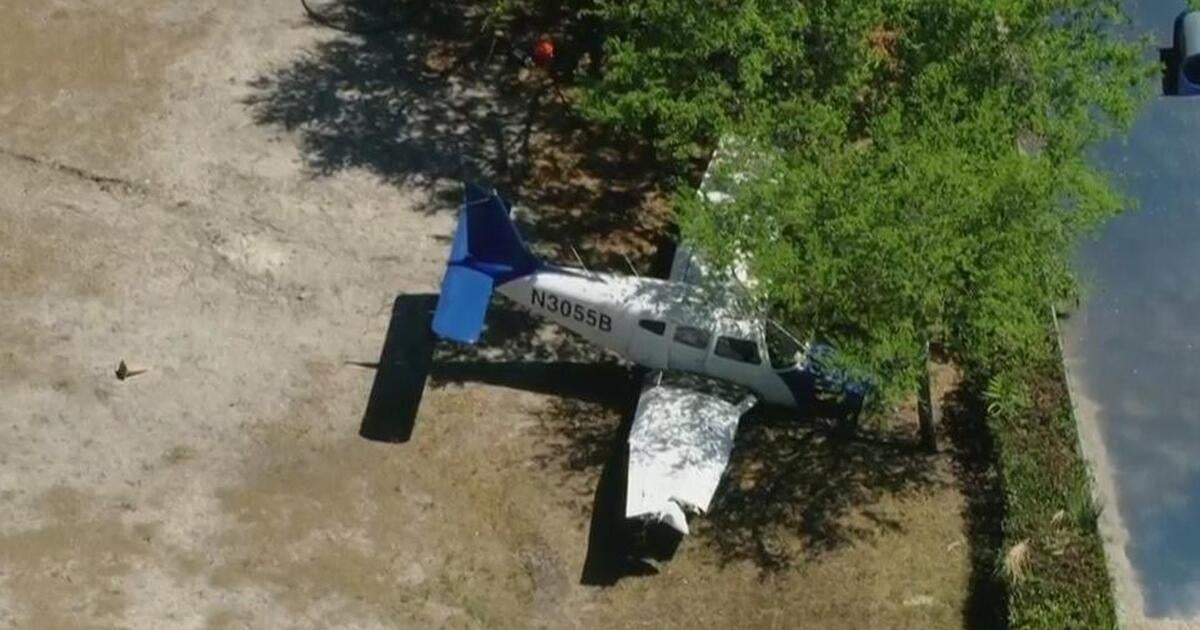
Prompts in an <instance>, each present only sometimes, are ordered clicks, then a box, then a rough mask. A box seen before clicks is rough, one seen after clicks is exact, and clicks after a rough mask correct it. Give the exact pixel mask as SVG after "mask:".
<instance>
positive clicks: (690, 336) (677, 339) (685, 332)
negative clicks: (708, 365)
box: [667, 326, 712, 374]
mask: <svg viewBox="0 0 1200 630" xmlns="http://www.w3.org/2000/svg"><path fill="white" fill-rule="evenodd" d="M668 332H670V333H671V340H670V342H669V344H668V345H669V346H670V349H669V357H668V361H667V363H668V365H669V366H670V368H671V369H672V370H683V371H684V372H697V373H701V374H703V373H704V362H705V360H706V359H707V358H708V351H709V349H710V348H711V347H712V334H711V333H709V332H708V331H707V330H704V329H702V328H694V327H692V326H676V327H675V329H674V330H673V331H668Z"/></svg>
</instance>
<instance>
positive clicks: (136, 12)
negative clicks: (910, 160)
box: [0, 0, 971, 629]
mask: <svg viewBox="0 0 1200 630" xmlns="http://www.w3.org/2000/svg"><path fill="white" fill-rule="evenodd" d="M416 42H417V38H416V36H415V35H412V34H411V33H405V32H397V33H392V34H387V35H382V36H374V37H370V38H362V37H353V36H347V35H343V34H339V33H337V32H334V31H331V30H328V29H323V28H319V27H317V26H315V25H313V24H312V23H310V22H308V21H307V20H305V19H304V16H303V13H302V12H301V10H300V7H299V5H298V3H297V2H295V1H294V0H262V1H260V2H250V3H246V2H227V1H226V2H215V3H193V2H182V1H181V0H169V1H166V2H162V1H159V2H151V1H150V0H120V1H118V0H71V1H69V2H68V1H66V0H7V1H6V2H5V3H4V5H3V19H0V313H2V314H3V316H4V317H3V324H0V400H2V401H3V404H2V405H0V515H2V518H0V627H11V628H31V629H52V628H138V629H141V628H433V627H446V628H526V627H545V628H572V627H574V628H593V627H606V628H640V627H647V628H649V627H689V628H705V627H712V628H717V627H762V628H832V627H838V628H879V627H890V628H952V627H961V626H962V625H963V623H964V621H963V620H964V615H966V614H967V608H968V602H967V599H968V582H969V581H970V579H971V575H970V573H971V559H970V557H969V556H970V549H969V544H968V542H967V536H968V534H967V533H966V532H967V530H968V526H967V524H966V523H965V520H966V519H967V516H966V515H967V512H968V508H967V505H966V501H965V499H964V497H963V494H962V492H961V491H960V489H959V486H958V482H957V481H956V478H955V476H954V475H953V473H952V468H953V462H952V461H951V458H949V457H947V456H942V457H935V458H927V457H922V456H915V455H913V454H911V453H909V452H908V451H906V450H905V449H902V448H897V447H894V446H889V445H872V444H869V443H863V444H853V445H844V444H837V443H834V442H831V441H829V440H828V439H827V438H825V437H824V436H823V435H822V434H820V433H814V432H811V431H805V430H801V429H797V428H793V427H788V426H781V425H779V424H777V423H774V424H773V423H771V422H766V421H764V422H762V423H760V424H755V423H748V426H747V427H746V428H745V430H744V431H743V432H742V433H741V435H740V436H739V447H738V451H737V453H736V455H735V462H734V464H733V467H732V469H731V472H730V479H729V480H728V482H727V483H726V484H725V486H724V488H723V490H722V494H721V495H720V496H719V497H718V501H717V506H716V508H715V509H716V513H714V514H713V515H712V517H711V518H708V519H702V520H701V521H699V522H698V527H697V529H698V531H697V532H696V534H695V535H694V536H692V537H691V538H689V539H688V540H686V541H684V543H683V545H682V546H681V548H680V550H679V551H678V553H677V556H676V558H675V559H674V560H673V561H672V562H670V563H667V564H665V565H663V567H662V568H661V571H660V572H659V573H658V574H657V575H652V576H636V577H626V578H624V579H620V580H616V579H615V578H614V579H609V580H606V581H605V583H606V584H608V585H606V586H595V585H590V584H584V583H583V582H594V581H595V580H590V579H584V578H586V576H585V575H584V574H585V564H586V563H587V562H590V561H591V560H589V554H591V558H592V560H594V559H595V558H596V557H601V558H602V559H603V556H604V555H605V553H607V551H608V550H606V548H605V547H604V546H603V545H602V544H600V543H597V542H596V541H595V540H594V538H595V537H594V536H593V535H592V534H591V533H590V530H591V526H592V514H593V508H594V504H595V503H596V501H595V495H596V492H597V487H598V484H599V482H600V478H601V473H602V470H603V469H604V464H605V462H607V461H609V459H610V453H611V452H612V450H613V448H614V445H615V444H616V443H617V441H618V425H619V424H620V422H621V418H622V416H623V414H624V413H625V411H626V410H627V405H628V402H629V391H630V389H629V386H628V384H629V382H630V372H629V371H628V369H627V368H626V367H624V366H621V365H619V364H616V363H613V362H611V361H606V362H601V363H598V364H597V363H594V362H592V361H591V360H592V359H593V358H594V357H591V356H590V355H589V354H588V353H587V351H586V350H585V349H582V348H579V347H578V346H577V345H576V344H575V343H574V342H573V341H571V340H569V339H567V340H564V339H560V338H555V337H553V335H552V334H550V333H549V332H548V331H544V330H541V329H538V330H537V331H536V334H530V333H525V334H515V335H510V336H504V333H503V331H493V332H492V333H490V335H491V336H490V339H491V340H493V341H495V342H496V347H494V348H493V349H492V351H491V352H488V351H486V350H485V351H478V352H465V351H458V352H453V351H446V350H443V351H439V352H440V355H439V356H440V357H441V358H440V359H438V361H439V362H440V363H439V365H441V367H440V371H438V370H437V369H435V372H437V374H435V377H434V378H433V379H432V381H431V385H430V387H429V389H428V391H427V392H426V393H425V397H424V402H423V403H422V406H421V411H420V414H419V416H418V418H417V424H416V428H415V432H414V435H413V438H412V440H411V441H409V442H408V443H405V444H386V443H379V442H374V441H370V440H366V439H363V438H361V437H359V435H358V433H359V424H360V421H361V420H362V418H363V415H364V411H365V409H366V406H367V402H368V400H369V398H370V396H371V390H372V384H373V381H374V379H375V375H376V372H375V370H373V369H371V366H370V364H371V363H372V362H376V361H378V360H379V357H380V352H381V346H382V344H383V343H384V339H385V335H386V332H387V330H388V327H389V323H390V322H389V320H390V315H391V312H392V305H393V302H394V300H395V299H396V297H397V296H398V295H401V294H410V293H422V292H431V291H434V290H436V286H437V283H438V281H439V280H440V276H441V266H442V262H443V261H444V258H445V255H446V247H447V243H448V240H447V239H448V235H449V234H450V232H451V230H452V227H453V226H452V223H453V214H454V210H455V208H454V205H455V204H454V201H453V196H454V195H455V194H457V177H458V176H460V175H464V174H476V175H482V176H490V177H492V178H494V179H495V180H497V181H502V182H508V183H510V185H513V186H514V187H516V186H518V185H520V186H521V190H522V193H523V194H522V200H523V203H524V206H525V211H526V212H527V213H528V214H529V215H530V216H532V217H534V218H533V219H532V221H533V223H534V224H535V226H534V228H535V232H536V233H537V234H538V236H539V237H540V238H541V239H543V240H544V243H545V245H544V247H546V248H547V250H546V251H547V253H549V254H551V255H554V253H555V252H556V251H558V250H559V249H561V248H562V247H564V246H565V245H567V244H572V245H575V246H577V248H578V249H579V250H580V251H581V252H582V254H583V256H584V257H585V258H586V259H588V260H589V262H591V263H593V264H597V265H608V266H610V267H615V266H617V263H616V262H615V261H616V260H618V259H617V258H614V254H613V252H614V251H616V250H615V249H613V248H623V249H622V251H630V252H632V253H634V254H635V259H636V260H638V261H641V260H643V259H644V257H637V256H636V254H637V252H638V248H639V247H640V248H641V250H648V249H649V248H650V243H651V241H652V240H653V239H652V236H651V235H652V234H653V233H654V231H655V230H656V229H658V228H661V225H655V224H653V223H651V224H645V223H646V220H644V219H640V218H638V216H637V215H636V213H635V211H636V210H637V208H638V207H639V204H643V203H646V201H645V200H646V198H647V195H646V194H645V193H644V192H643V191H640V190H638V189H637V188H636V187H635V186H634V185H633V184H627V185H625V186H624V187H623V188H621V187H618V186H616V185H614V186H612V187H610V186H609V183H608V182H609V179H610V178H611V176H612V172H611V171H606V170H605V167H602V166H594V165H591V163H590V162H588V161H587V160H583V159H581V158H578V156H576V157H575V158H572V157H571V151H570V149H569V147H570V146H571V142H569V141H567V140H565V139H563V138H559V137H557V136H555V134H556V133H558V132H557V131H555V130H554V129H553V128H551V127H548V126H543V125H541V124H540V123H538V122H537V121H534V120H532V119H531V118H530V117H529V116H526V114H525V113H524V112H526V110H527V109H529V107H528V105H529V101H528V99H527V98H526V97H525V96H524V95H523V94H522V93H505V94H499V93H497V91H498V90H499V91H503V89H502V88H500V87H497V86H496V85H494V83H493V82H492V81H489V80H487V77H479V78H476V79H461V78H455V77H449V78H447V77H446V76H442V75H439V74H437V73H436V72H435V71H434V70H430V69H429V68H431V67H433V68H435V69H436V66H437V64H438V60H437V59H428V58H426V57H425V56H423V53H422V51H421V49H420V47H419V46H418V45H416ZM543 96H545V102H546V103H551V102H552V99H551V98H549V97H548V96H546V95H543ZM533 109H536V108H533ZM530 147H533V148H536V147H544V150H541V152H540V153H538V155H539V156H541V157H539V158H538V159H537V160H526V161H525V162H521V161H520V160H516V159H510V156H514V155H519V154H528V153H530V152H531V151H533V150H534V149H533V148H530ZM591 157H595V156H591ZM609 168H612V167H609ZM636 175H637V173H632V174H631V175H630V176H629V177H636ZM627 179H628V177H627ZM630 181H632V180H630ZM513 182H516V183H515V184H513ZM568 182H574V183H568ZM571 186H575V187H576V188H577V189H578V190H575V189H572V188H571ZM581 191H582V192H581ZM625 206H629V207H625ZM647 216H649V215H647ZM556 248H557V249H556ZM620 264H624V263H623V262H622V263H620ZM639 264H640V262H639ZM499 313H500V314H499V317H501V319H504V318H505V317H507V318H508V319H509V320H511V321H512V322H514V326H513V327H514V328H519V325H520V324H522V323H523V322H522V320H521V319H520V318H519V317H517V316H512V315H508V316H505V315H504V313H503V312H502V311H500V312H499ZM121 360H124V361H127V362H128V363H129V364H130V366H131V367H135V368H136V367H142V368H146V369H148V371H147V372H146V373H144V374H142V375H140V376H137V377H135V378H131V379H128V380H124V381H119V380H117V379H116V378H115V377H114V374H113V370H114V368H115V367H116V365H117V363H118V361H121ZM364 364H365V365H364ZM438 374H440V376H438ZM581 576H583V578H581ZM602 581H604V580H602Z"/></svg>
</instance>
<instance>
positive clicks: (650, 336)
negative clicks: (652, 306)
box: [625, 319, 668, 370]
mask: <svg viewBox="0 0 1200 630" xmlns="http://www.w3.org/2000/svg"><path fill="white" fill-rule="evenodd" d="M667 344H668V340H667V324H666V322H660V321H655V320H651V319H643V320H640V321H638V322H637V323H636V324H635V325H634V327H633V334H631V335H629V349H628V350H627V351H626V352H625V355H626V356H628V357H629V359H630V360H631V361H633V362H634V363H637V364H638V365H644V366H646V367H648V368H650V369H652V370H663V369H666V367H667V354H668V350H667Z"/></svg>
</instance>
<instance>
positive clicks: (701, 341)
mask: <svg viewBox="0 0 1200 630" xmlns="http://www.w3.org/2000/svg"><path fill="white" fill-rule="evenodd" d="M708 339H709V334H708V331H707V330H701V329H699V328H692V327H691V326H677V327H675V341H676V342H677V343H681V344H683V345H685V346H691V347H693V348H699V349H701V350H704V349H705V348H707V347H708Z"/></svg>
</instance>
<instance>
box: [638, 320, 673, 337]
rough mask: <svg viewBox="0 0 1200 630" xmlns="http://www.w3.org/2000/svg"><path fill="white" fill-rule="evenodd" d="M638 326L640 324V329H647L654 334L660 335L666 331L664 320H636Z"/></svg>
mask: <svg viewBox="0 0 1200 630" xmlns="http://www.w3.org/2000/svg"><path fill="white" fill-rule="evenodd" d="M638 326H641V327H642V330H648V331H650V332H652V333H654V334H656V335H662V334H664V333H666V332H667V323H666V322H656V321H654V320H652V319H643V320H641V321H639V322H638Z"/></svg>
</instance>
